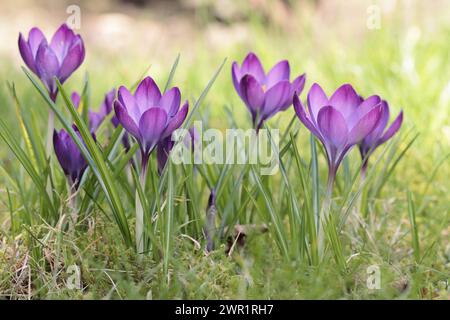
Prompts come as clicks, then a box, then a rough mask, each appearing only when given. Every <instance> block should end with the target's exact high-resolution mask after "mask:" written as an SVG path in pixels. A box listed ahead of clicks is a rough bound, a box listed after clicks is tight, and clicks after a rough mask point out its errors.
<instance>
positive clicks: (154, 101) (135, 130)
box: [114, 77, 189, 167]
mask: <svg viewBox="0 0 450 320" xmlns="http://www.w3.org/2000/svg"><path fill="white" fill-rule="evenodd" d="M180 101H181V94H180V90H179V89H178V88H177V87H174V88H171V89H170V90H168V91H167V92H166V93H164V94H163V95H162V94H161V91H160V90H159V88H158V86H157V85H156V83H155V81H154V80H153V79H152V78H150V77H146V78H145V79H144V80H142V81H141V83H140V84H139V86H138V88H137V89H136V92H135V94H134V95H132V94H131V93H130V91H128V89H126V88H125V87H124V86H121V87H120V88H119V94H118V99H117V100H116V101H115V103H114V110H115V112H116V116H117V119H118V121H119V122H120V124H121V125H122V126H123V127H124V128H125V130H127V131H128V132H129V133H130V134H131V135H132V136H134V137H135V138H136V140H137V141H138V143H139V146H140V149H141V155H142V160H143V162H142V164H143V167H145V166H146V165H147V161H148V157H149V155H150V153H151V152H152V151H153V149H154V148H155V147H156V145H157V144H158V143H159V142H161V141H163V140H164V139H165V138H167V137H170V136H171V134H172V132H173V131H175V130H176V129H178V128H179V127H180V126H181V125H182V124H183V122H184V120H185V119H186V116H187V113H188V109H189V104H188V102H187V101H186V102H185V103H184V105H183V106H182V107H181V109H180Z"/></svg>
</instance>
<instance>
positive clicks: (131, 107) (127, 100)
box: [118, 86, 142, 124]
mask: <svg viewBox="0 0 450 320" xmlns="http://www.w3.org/2000/svg"><path fill="white" fill-rule="evenodd" d="M118 100H119V102H120V104H121V105H122V106H123V107H124V108H125V109H126V112H127V114H128V115H129V116H130V117H131V118H132V119H133V121H134V123H136V124H137V123H139V120H140V119H141V115H142V113H141V111H140V110H139V107H138V106H137V103H136V99H135V98H134V97H133V95H132V94H131V93H130V91H128V89H127V88H125V87H124V86H121V87H120V88H119V93H118Z"/></svg>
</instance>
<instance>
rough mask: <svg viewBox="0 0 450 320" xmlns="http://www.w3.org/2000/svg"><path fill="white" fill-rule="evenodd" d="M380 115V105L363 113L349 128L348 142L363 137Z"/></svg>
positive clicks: (373, 126) (372, 127)
mask: <svg viewBox="0 0 450 320" xmlns="http://www.w3.org/2000/svg"><path fill="white" fill-rule="evenodd" d="M380 116H381V105H380V106H378V107H376V108H373V109H372V110H371V111H369V112H368V113H367V114H366V115H364V116H363V117H362V118H361V119H360V120H359V121H358V123H357V124H356V125H355V126H354V127H353V128H351V130H350V133H349V141H348V144H349V145H351V144H355V143H358V142H360V141H361V140H362V139H364V138H365V137H366V136H367V135H368V134H369V133H370V132H372V130H373V129H374V128H375V126H376V125H377V123H378V120H380Z"/></svg>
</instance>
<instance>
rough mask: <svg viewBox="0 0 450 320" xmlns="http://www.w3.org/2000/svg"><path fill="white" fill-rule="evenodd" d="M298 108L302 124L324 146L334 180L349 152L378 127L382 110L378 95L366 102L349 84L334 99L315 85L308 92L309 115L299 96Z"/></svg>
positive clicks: (339, 90)
mask: <svg viewBox="0 0 450 320" xmlns="http://www.w3.org/2000/svg"><path fill="white" fill-rule="evenodd" d="M294 108H295V111H296V113H297V116H298V117H299V119H300V121H301V122H302V123H303V124H304V125H305V126H306V127H307V128H308V129H309V130H310V131H311V132H312V133H313V134H314V135H315V136H316V137H317V138H318V139H319V140H320V141H321V142H322V144H323V145H324V147H325V150H326V153H327V157H328V165H329V169H330V177H332V179H334V177H335V175H336V171H337V169H338V167H339V164H340V163H341V161H342V159H343V158H344V156H345V155H346V154H347V152H348V151H349V150H350V149H351V148H352V147H353V146H354V145H355V144H357V143H359V142H360V141H362V140H363V139H364V138H365V137H366V136H367V135H369V134H370V133H371V132H372V131H373V130H374V128H375V127H376V126H377V124H378V121H379V119H380V117H381V110H382V107H381V101H380V99H379V97H378V96H371V97H369V98H367V99H366V100H363V99H362V98H361V97H360V96H358V94H357V93H356V92H355V90H354V89H353V87H352V86H351V85H349V84H344V85H342V86H341V87H339V88H338V89H337V90H336V91H335V92H334V94H333V95H332V96H331V98H328V97H327V95H326V94H325V92H324V91H323V90H322V88H321V87H320V86H319V85H318V84H314V85H313V86H312V87H311V89H310V90H309V93H308V113H306V111H305V108H304V107H303V105H302V103H301V101H300V99H299V98H298V96H297V95H294Z"/></svg>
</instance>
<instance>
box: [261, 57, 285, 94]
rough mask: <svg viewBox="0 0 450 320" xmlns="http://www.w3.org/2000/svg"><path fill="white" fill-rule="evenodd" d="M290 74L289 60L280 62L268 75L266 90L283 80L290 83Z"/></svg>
mask: <svg viewBox="0 0 450 320" xmlns="http://www.w3.org/2000/svg"><path fill="white" fill-rule="evenodd" d="M290 74H291V69H290V67H289V62H287V60H282V61H280V62H278V63H277V64H276V65H275V66H273V68H272V69H271V70H270V71H269V73H268V74H267V77H266V81H265V85H266V88H267V89H269V88H271V87H273V86H274V85H275V84H277V83H278V82H280V81H282V80H287V81H289V78H290Z"/></svg>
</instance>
